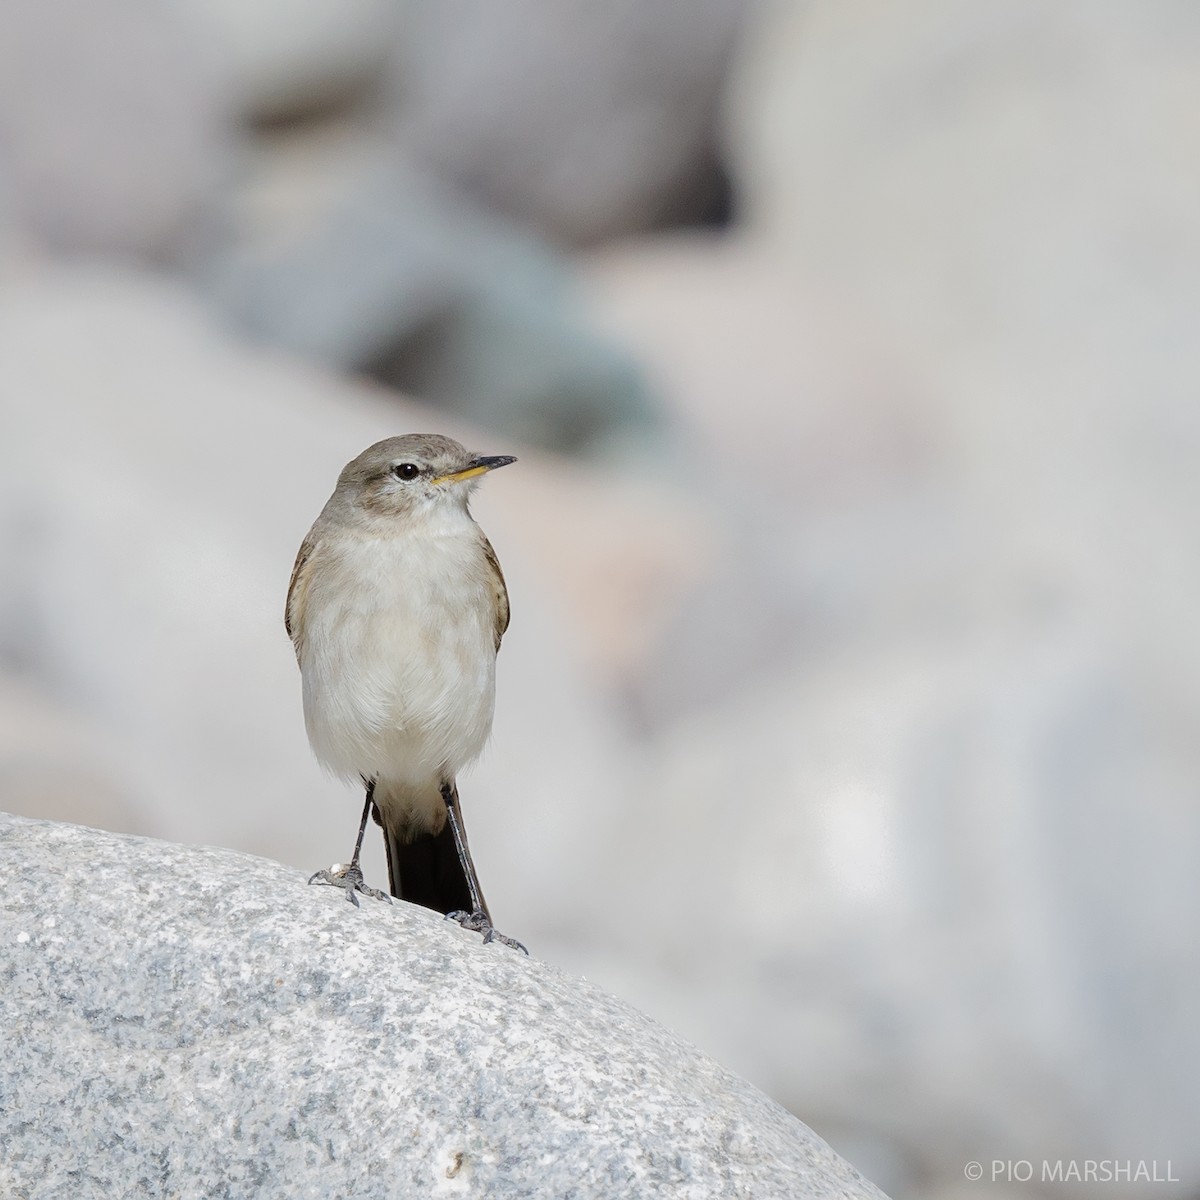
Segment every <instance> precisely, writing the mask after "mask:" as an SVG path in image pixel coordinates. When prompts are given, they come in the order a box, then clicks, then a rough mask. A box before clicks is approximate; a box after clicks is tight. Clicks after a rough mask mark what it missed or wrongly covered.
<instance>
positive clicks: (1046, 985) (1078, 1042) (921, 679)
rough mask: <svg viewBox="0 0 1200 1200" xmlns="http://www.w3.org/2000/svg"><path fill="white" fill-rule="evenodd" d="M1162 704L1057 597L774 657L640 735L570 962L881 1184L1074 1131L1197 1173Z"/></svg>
mask: <svg viewBox="0 0 1200 1200" xmlns="http://www.w3.org/2000/svg"><path fill="white" fill-rule="evenodd" d="M1179 715H1180V714H1179V713H1178V711H1175V712H1171V711H1170V709H1169V708H1166V707H1164V705H1163V704H1162V703H1161V699H1160V698H1158V697H1156V696H1155V695H1154V694H1153V693H1152V692H1148V691H1147V689H1146V687H1145V682H1144V680H1143V679H1141V678H1140V665H1139V664H1138V663H1137V662H1136V661H1133V660H1130V659H1129V658H1127V657H1123V656H1122V655H1121V654H1119V653H1117V652H1114V649H1113V646H1112V644H1111V641H1110V631H1108V630H1106V629H1105V628H1104V627H1103V625H1101V624H1099V623H1097V622H1096V621H1095V620H1094V619H1089V618H1088V617H1087V616H1086V615H1084V614H1083V613H1081V612H1080V611H1079V610H1078V609H1077V608H1069V607H1068V608H1060V609H1059V610H1058V611H1053V610H1051V611H1045V610H1038V609H1036V608H1035V609H1034V610H1032V611H1030V612H1028V613H1026V614H1025V616H1024V617H1023V618H1021V617H1018V616H1016V615H1010V617H1009V619H1008V621H1007V622H1006V623H1004V622H1000V621H997V620H988V621H987V622H986V623H983V622H981V623H977V624H975V625H974V626H961V625H960V626H959V627H957V628H952V629H943V630H936V629H933V628H930V629H928V630H926V631H924V633H923V634H920V633H916V632H915V631H914V632H913V633H912V634H911V635H910V637H909V639H908V640H907V642H906V643H905V642H900V641H899V640H898V639H893V643H892V645H891V646H865V647H859V648H857V649H854V648H851V647H844V648H843V650H842V653H841V654H840V655H839V656H838V657H837V658H836V659H835V660H834V661H829V660H828V657H827V659H826V662H825V663H824V664H823V665H822V664H817V665H814V664H813V663H811V662H809V661H806V660H805V659H804V658H792V659H784V660H783V661H781V662H780V663H779V664H778V666H777V670H776V672H775V673H774V675H773V677H771V678H767V679H761V678H760V680H759V681H758V682H757V684H756V686H754V687H753V688H746V689H743V690H741V691H740V692H738V693H736V694H734V695H731V696H730V697H729V698H728V699H727V700H726V701H725V703H723V704H721V703H718V704H714V705H712V706H710V707H709V708H708V709H707V710H706V711H704V712H702V713H697V714H695V715H693V716H690V717H688V718H685V719H683V720H681V721H679V722H677V723H676V725H675V727H674V729H673V730H672V731H671V732H670V733H669V734H668V735H667V736H666V737H665V738H664V739H663V741H662V743H661V754H662V757H661V760H660V761H661V764H662V766H661V769H660V771H658V772H653V773H651V774H650V775H649V776H648V778H647V781H646V782H647V785H648V786H647V794H649V795H653V796H654V803H653V804H652V805H645V804H643V805H641V806H640V807H639V808H638V810H637V816H636V820H637V824H636V836H619V840H616V841H614V843H613V845H612V848H611V849H610V851H609V853H608V856H607V857H608V858H609V860H610V861H611V862H612V863H613V864H614V866H615V871H614V874H613V875H612V876H610V883H611V885H612V887H613V896H614V902H615V904H616V905H617V911H614V912H611V913H609V914H607V915H608V917H609V919H610V920H611V921H612V923H613V926H614V928H619V929H620V930H621V931H622V934H623V937H624V938H625V939H626V942H627V947H626V950H625V952H624V954H625V960H624V961H623V962H620V963H615V964H605V965H603V966H601V965H593V967H592V971H591V977H592V978H596V979H598V980H601V981H603V982H605V983H606V985H608V986H618V987H619V988H620V990H621V991H622V993H623V994H626V995H629V996H630V997H631V998H633V999H634V1000H635V1002H637V1003H639V1004H641V1005H643V1006H649V1007H650V1008H651V1010H652V1011H654V1012H655V1013H656V1014H658V1015H660V1016H661V1017H662V1018H663V1019H664V1020H666V1021H668V1022H669V1023H672V1024H673V1025H675V1026H676V1027H678V1028H679V1029H681V1030H682V1031H683V1032H684V1033H685V1034H686V1035H687V1036H688V1037H690V1038H693V1039H695V1040H697V1041H699V1042H700V1043H701V1044H704V1045H706V1046H711V1047H714V1048H715V1049H716V1053H717V1055H718V1057H720V1058H721V1059H722V1060H723V1061H728V1062H730V1063H731V1064H732V1065H734V1066H735V1067H736V1069H738V1070H739V1071H741V1072H742V1073H744V1074H746V1075H747V1077H749V1078H752V1079H755V1080H756V1081H759V1082H760V1083H761V1084H762V1085H763V1086H764V1087H766V1088H767V1090H769V1091H770V1092H771V1093H772V1094H773V1095H776V1096H778V1097H780V1098H782V1099H783V1100H784V1102H785V1103H786V1104H787V1105H788V1106H789V1107H790V1108H791V1109H792V1110H793V1111H796V1112H801V1113H804V1114H805V1115H806V1118H807V1119H809V1120H811V1121H812V1122H813V1123H814V1125H815V1126H816V1127H817V1128H819V1129H821V1130H822V1132H823V1133H824V1135H825V1136H828V1137H830V1138H831V1140H832V1141H833V1144H834V1145H835V1146H841V1145H842V1144H843V1143H842V1142H841V1141H840V1139H839V1136H838V1135H839V1133H842V1132H844V1133H846V1134H847V1135H848V1140H847V1142H846V1143H845V1144H846V1145H847V1146H854V1147H856V1148H857V1153H858V1155H859V1158H860V1160H861V1161H862V1162H864V1163H865V1164H866V1163H870V1164H871V1169H872V1170H873V1171H875V1172H876V1174H877V1177H878V1178H879V1179H880V1184H881V1186H883V1187H885V1188H887V1189H888V1190H889V1192H891V1193H894V1194H901V1195H909V1196H917V1195H926V1194H931V1193H934V1194H939V1195H940V1194H941V1193H940V1192H938V1191H937V1190H936V1188H934V1187H930V1186H929V1183H928V1181H929V1180H930V1179H933V1180H937V1181H941V1182H943V1183H947V1184H953V1183H954V1182H955V1180H956V1177H958V1176H960V1175H961V1172H962V1168H963V1164H964V1163H965V1162H966V1161H968V1160H970V1159H972V1158H975V1159H982V1160H985V1161H990V1160H991V1159H993V1158H996V1159H1025V1160H1033V1161H1035V1162H1037V1161H1038V1160H1040V1159H1041V1158H1043V1157H1045V1158H1048V1159H1049V1160H1051V1161H1053V1160H1055V1159H1060V1158H1061V1159H1066V1158H1072V1157H1074V1158H1078V1159H1083V1158H1086V1157H1093V1158H1094V1157H1096V1156H1097V1154H1098V1153H1099V1151H1096V1150H1094V1149H1091V1148H1093V1147H1112V1148H1114V1149H1113V1151H1112V1152H1113V1153H1114V1154H1115V1153H1118V1151H1117V1150H1116V1149H1115V1148H1116V1147H1119V1146H1129V1147H1130V1151H1129V1153H1130V1154H1132V1155H1133V1156H1134V1158H1135V1159H1136V1158H1143V1157H1144V1158H1146V1159H1151V1158H1154V1157H1156V1156H1157V1157H1158V1158H1159V1159H1160V1161H1163V1162H1165V1160H1166V1159H1168V1158H1169V1159H1171V1160H1172V1162H1173V1164H1174V1166H1175V1170H1176V1173H1177V1174H1179V1175H1181V1176H1182V1178H1183V1179H1185V1180H1186V1179H1188V1178H1195V1176H1196V1172H1197V1171H1198V1170H1200V1158H1198V1157H1197V1155H1196V1153H1195V1144H1194V1139H1191V1137H1190V1133H1189V1130H1190V1129H1191V1127H1192V1116H1193V1114H1194V1112H1195V1111H1196V1108H1197V1105H1198V1104H1200V1085H1198V1084H1197V1074H1196V1072H1195V1069H1194V1067H1195V1063H1196V1062H1197V1060H1198V1059H1200V1039H1198V1038H1197V1031H1196V1026H1195V1022H1194V1020H1193V1019H1192V1014H1193V1013H1194V1011H1195V1008H1196V1005H1197V1004H1198V1003H1200V954H1198V952H1197V948H1196V947H1197V942H1196V938H1195V913H1196V912H1197V911H1200V883H1198V881H1197V875H1196V872H1195V870H1194V866H1193V864H1194V862H1195V860H1196V855H1197V852H1198V851H1200V813H1198V812H1197V810H1196V806H1195V803H1194V795H1195V779H1196V778H1197V776H1198V775H1200V754H1198V753H1197V745H1198V744H1200V742H1198V741H1197V739H1196V738H1195V736H1194V729H1190V728H1189V727H1188V726H1187V725H1186V724H1184V725H1181V724H1180V722H1179ZM634 819H635V818H634V814H633V805H630V806H629V815H628V816H627V818H626V821H627V822H628V821H632V820H634ZM613 827H614V830H621V829H631V828H633V826H630V825H628V824H626V823H624V822H621V821H620V820H617V821H616V822H614V826H613ZM681 913H682V914H686V919H682V920H681V919H680V916H679V914H681ZM697 931H703V932H702V938H701V939H700V940H702V941H703V944H704V947H705V949H704V950H703V951H697V949H696V943H697ZM634 941H636V942H637V952H631V947H630V946H629V945H628V943H632V942H634ZM713 947H719V948H720V949H719V952H716V953H714V952H712V948H713ZM631 959H632V960H633V961H631ZM656 977H657V978H656ZM800 1064H804V1069H803V1071H801V1070H800V1069H799V1067H800ZM872 1143H874V1144H876V1145H879V1144H882V1145H883V1146H885V1147H887V1148H888V1150H889V1157H890V1160H891V1162H890V1165H889V1167H888V1168H887V1170H883V1169H881V1167H880V1166H878V1165H876V1163H875V1159H876V1157H877V1156H876V1154H875V1153H873V1152H871V1151H870V1150H865V1149H863V1147H868V1146H870V1145H871V1144H872ZM1105 1153H1106V1154H1107V1153H1108V1151H1105ZM1119 1153H1121V1154H1124V1153H1125V1151H1119ZM1155 1190H1156V1189H1146V1188H1136V1187H1133V1188H1127V1189H1119V1192H1118V1191H1114V1194H1121V1195H1152V1194H1153V1193H1154V1191H1155Z"/></svg>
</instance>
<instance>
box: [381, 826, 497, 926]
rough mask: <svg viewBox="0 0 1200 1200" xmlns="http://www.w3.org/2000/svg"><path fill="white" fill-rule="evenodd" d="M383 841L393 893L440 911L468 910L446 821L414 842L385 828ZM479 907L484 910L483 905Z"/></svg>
mask: <svg viewBox="0 0 1200 1200" xmlns="http://www.w3.org/2000/svg"><path fill="white" fill-rule="evenodd" d="M383 840H384V842H385V844H386V845H387V862H388V886H389V887H390V888H391V892H392V895H393V896H396V897H397V898H398V899H400V900H407V901H409V903H410V904H421V905H424V907H426V908H432V909H433V910H434V911H435V912H440V913H452V912H470V911H471V909H472V907H473V905H472V903H471V892H470V889H469V888H468V886H467V876H466V872H465V871H464V870H463V866H462V863H461V862H460V861H459V857H458V850H457V849H456V848H455V845H454V835H453V833H452V831H451V829H450V823H449V822H448V821H447V822H446V824H445V825H443V826H442V831H441V833H427V834H422V835H419V836H418V837H417V839H416V841H412V842H402V841H400V839H399V838H397V837H396V836H395V835H394V834H393V833H392V832H391V831H390V830H387V829H385V830H384V831H383ZM483 910H484V912H485V913H486V912H487V905H486V904H484V906H483ZM488 919H489V920H491V918H490V917H489V918H488Z"/></svg>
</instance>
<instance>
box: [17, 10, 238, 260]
mask: <svg viewBox="0 0 1200 1200" xmlns="http://www.w3.org/2000/svg"><path fill="white" fill-rule="evenodd" d="M230 140H231V132H230V124H229V121H228V114H227V112H226V108H225V101H224V97H223V95H222V91H221V83H220V80H219V78H218V73H217V71H216V70H215V68H214V64H213V62H212V60H211V59H210V57H209V55H208V54H207V52H206V49H205V47H204V44H203V39H202V38H198V37H197V36H196V33H195V30H194V29H193V28H192V27H191V26H190V25H189V24H188V23H187V22H186V21H185V20H183V19H181V17H180V16H179V14H178V13H177V12H176V11H175V10H174V7H173V6H172V5H169V4H156V3H151V2H149V0H96V2H93V0H46V2H45V3H38V4H5V5H3V6H0V181H3V182H2V183H0V190H7V191H8V193H9V198H10V202H11V204H12V207H13V210H14V213H15V215H16V216H17V217H18V219H19V220H20V222H21V223H22V224H23V225H24V226H25V227H26V228H27V229H28V230H29V231H30V232H31V233H33V234H35V235H36V236H37V237H38V238H40V239H42V240H44V242H45V243H46V244H47V245H48V246H50V247H52V248H55V249H62V250H67V251H83V252H101V253H111V252H118V253H134V254H143V255H155V254H163V253H167V252H171V251H173V250H174V249H175V248H176V247H177V245H178V244H179V243H180V241H181V239H184V238H186V237H187V236H189V234H190V230H191V228H192V226H193V225H194V223H195V222H196V220H197V218H198V215H199V214H200V213H201V212H202V210H203V209H204V207H205V205H206V204H207V202H208V201H209V200H210V199H211V198H212V195H213V193H214V191H215V187H216V183H217V180H218V178H219V176H220V175H221V174H222V172H223V171H224V170H225V169H226V167H227V165H228V161H227V157H228V152H229V144H228V143H229V141H230Z"/></svg>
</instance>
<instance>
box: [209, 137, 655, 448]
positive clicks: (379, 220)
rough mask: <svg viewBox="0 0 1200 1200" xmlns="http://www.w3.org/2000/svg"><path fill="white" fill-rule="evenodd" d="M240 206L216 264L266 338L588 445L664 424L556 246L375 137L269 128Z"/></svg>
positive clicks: (534, 437) (528, 430) (560, 443)
mask: <svg viewBox="0 0 1200 1200" xmlns="http://www.w3.org/2000/svg"><path fill="white" fill-rule="evenodd" d="M331 179H333V180H336V181H337V182H336V183H334V184H333V185H331V183H330V181H331ZM230 218H231V219H230V221H229V223H228V226H227V233H228V237H227V241H226V243H225V246H224V248H223V249H219V250H217V251H216V252H214V253H212V254H210V255H208V256H206V258H205V260H204V263H203V267H202V269H201V270H200V272H199V274H200V277H201V279H202V282H203V283H204V286H205V287H206V288H207V289H208V290H209V292H210V294H211V295H213V296H214V297H215V298H216V300H217V301H218V302H219V303H220V304H221V305H222V307H223V308H224V309H225V310H226V311H227V312H228V313H229V314H230V316H231V318H232V319H233V320H234V321H235V322H236V323H237V324H238V325H239V326H240V327H241V328H242V329H244V330H246V331H247V332H249V333H250V334H252V335H254V336H255V337H258V338H260V339H262V340H264V341H267V342H270V343H272V344H274V345H278V346H283V347H286V348H287V349H290V350H293V351H296V352H297V353H300V354H303V355H305V356H308V357H311V358H314V359H316V360H318V361H320V362H322V363H324V364H327V365H330V366H334V367H337V368H340V369H342V370H352V371H357V372H363V373H367V374H370V375H373V376H375V377H376V378H379V379H381V380H383V381H384V382H386V383H389V384H392V385H394V386H397V387H400V388H402V389H404V390H405V391H408V392H410V393H412V394H414V395H420V396H421V397H423V398H424V399H426V400H429V401H431V402H432V403H434V404H436V405H438V406H440V407H442V408H445V409H447V410H449V411H452V412H454V413H457V414H458V415H460V416H463V417H467V418H470V419H472V420H476V421H480V422H481V423H485V424H487V425H489V426H491V427H492V428H496V429H501V430H503V431H504V432H505V433H506V434H508V435H509V436H510V437H518V438H520V439H522V440H523V441H526V442H528V443H534V444H536V443H541V444H543V445H551V446H554V447H556V448H558V449H569V450H578V449H580V448H582V447H585V446H588V445H594V444H595V443H596V442H597V441H603V440H604V439H606V438H608V437H610V436H611V435H613V434H614V432H615V431H620V430H623V429H626V428H633V429H635V430H643V429H645V428H647V427H652V426H654V425H655V424H656V415H655V409H654V406H653V404H652V402H651V398H650V396H649V395H648V391H647V389H646V387H645V385H644V384H643V381H642V379H641V377H640V373H639V371H638V370H637V368H636V367H635V365H634V362H633V359H632V357H631V356H630V355H628V354H627V353H625V352H624V351H623V350H622V349H621V348H619V347H617V346H616V345H615V344H613V343H611V342H608V341H606V340H605V339H603V338H602V337H599V336H597V335H596V334H595V333H594V332H592V331H591V330H590V329H589V328H588V325H587V320H586V316H585V313H584V311H583V307H582V305H581V304H580V303H579V302H578V300H577V299H576V297H575V296H574V294H573V288H572V280H571V274H570V271H569V269H568V265H567V263H566V260H565V259H564V258H563V257H562V256H561V255H560V254H559V253H558V252H557V251H555V250H554V249H552V248H551V247H550V246H548V245H547V244H545V243H544V242H542V241H540V240H539V239H538V238H537V237H535V236H534V235H533V234H531V233H530V232H528V231H527V230H525V229H523V228H521V227H518V226H517V225H515V224H513V223H512V222H510V221H508V220H505V219H503V218H500V217H498V216H496V215H495V214H493V213H490V212H488V211H487V210H486V209H484V208H482V207H481V206H480V205H478V204H477V203H475V202H474V201H472V200H471V199H470V198H469V197H467V196H466V195H464V194H463V193H462V192H461V191H460V190H459V189H458V188H456V187H455V186H454V185H452V184H449V183H447V182H446V181H445V180H443V179H440V178H439V177H438V176H437V175H436V174H435V173H432V172H431V171H429V170H428V169H427V168H426V167H424V166H421V165H420V164H418V163H415V162H412V161H409V160H405V159H403V158H402V157H400V156H398V155H397V154H396V153H394V152H393V151H390V150H388V149H387V148H386V147H380V146H379V145H378V144H377V143H375V142H373V141H372V140H371V139H369V138H364V137H362V136H361V135H359V134H357V133H355V132H353V131H350V130H347V129H344V128H340V127H334V128H332V129H330V128H324V129H321V130H319V131H316V132H304V133H301V134H299V135H292V136H289V137H287V138H281V139H278V140H276V141H274V142H268V143H264V144H263V145H262V146H261V148H260V153H259V155H258V157H257V158H256V159H255V160H254V167H253V169H252V170H251V171H250V173H249V175H248V176H247V178H246V180H245V181H244V183H243V186H242V187H241V189H240V190H239V192H238V193H237V195H236V196H235V197H233V199H232V201H231V205H230Z"/></svg>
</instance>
